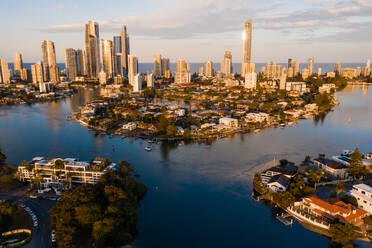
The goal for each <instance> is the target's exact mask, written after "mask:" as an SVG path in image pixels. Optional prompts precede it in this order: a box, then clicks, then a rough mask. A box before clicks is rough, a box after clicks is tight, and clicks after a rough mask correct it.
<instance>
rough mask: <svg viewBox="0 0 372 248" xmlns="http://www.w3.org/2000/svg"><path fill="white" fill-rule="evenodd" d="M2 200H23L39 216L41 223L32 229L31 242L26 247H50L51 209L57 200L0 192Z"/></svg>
mask: <svg viewBox="0 0 372 248" xmlns="http://www.w3.org/2000/svg"><path fill="white" fill-rule="evenodd" d="M0 200H11V201H18V202H23V203H24V204H25V205H26V206H28V207H29V208H30V209H31V210H32V211H33V212H34V214H35V215H36V216H37V219H38V222H39V225H38V227H36V228H35V227H34V228H33V229H32V239H31V241H30V243H28V244H27V245H25V246H24V247H26V248H50V247H51V246H52V243H51V232H52V229H51V225H50V216H49V209H50V208H51V207H53V205H54V204H55V201H51V200H46V199H30V198H26V197H22V196H18V195H3V194H0Z"/></svg>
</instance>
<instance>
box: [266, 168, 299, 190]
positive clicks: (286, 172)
mask: <svg viewBox="0 0 372 248" xmlns="http://www.w3.org/2000/svg"><path fill="white" fill-rule="evenodd" d="M297 171H298V167H297V166H294V165H291V164H287V165H285V166H275V167H271V168H270V169H268V170H266V171H264V172H263V173H261V180H262V183H263V186H264V187H268V183H269V182H270V181H271V180H272V179H273V178H274V177H277V176H279V175H282V176H284V177H286V178H287V179H288V180H290V179H291V178H293V177H294V176H295V175H297ZM274 180H278V179H277V178H275V179H274ZM282 182H283V181H281V182H280V183H282ZM274 184H275V183H274ZM282 185H285V183H283V184H282Z"/></svg>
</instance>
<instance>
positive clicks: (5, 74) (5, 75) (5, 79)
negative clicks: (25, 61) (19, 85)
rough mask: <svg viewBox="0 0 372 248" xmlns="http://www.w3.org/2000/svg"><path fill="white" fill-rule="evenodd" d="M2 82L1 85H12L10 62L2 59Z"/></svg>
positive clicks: (0, 72)
mask: <svg viewBox="0 0 372 248" xmlns="http://www.w3.org/2000/svg"><path fill="white" fill-rule="evenodd" d="M0 74H1V76H0V82H1V83H10V70H9V65H8V61H6V60H4V59H1V60H0Z"/></svg>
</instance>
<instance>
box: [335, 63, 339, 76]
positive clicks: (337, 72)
mask: <svg viewBox="0 0 372 248" xmlns="http://www.w3.org/2000/svg"><path fill="white" fill-rule="evenodd" d="M334 72H335V74H336V76H338V75H340V74H341V63H339V62H336V63H335V67H334Z"/></svg>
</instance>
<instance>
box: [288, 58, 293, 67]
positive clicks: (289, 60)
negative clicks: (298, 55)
mask: <svg viewBox="0 0 372 248" xmlns="http://www.w3.org/2000/svg"><path fill="white" fill-rule="evenodd" d="M289 68H292V59H288V66H287V69H289Z"/></svg>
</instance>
